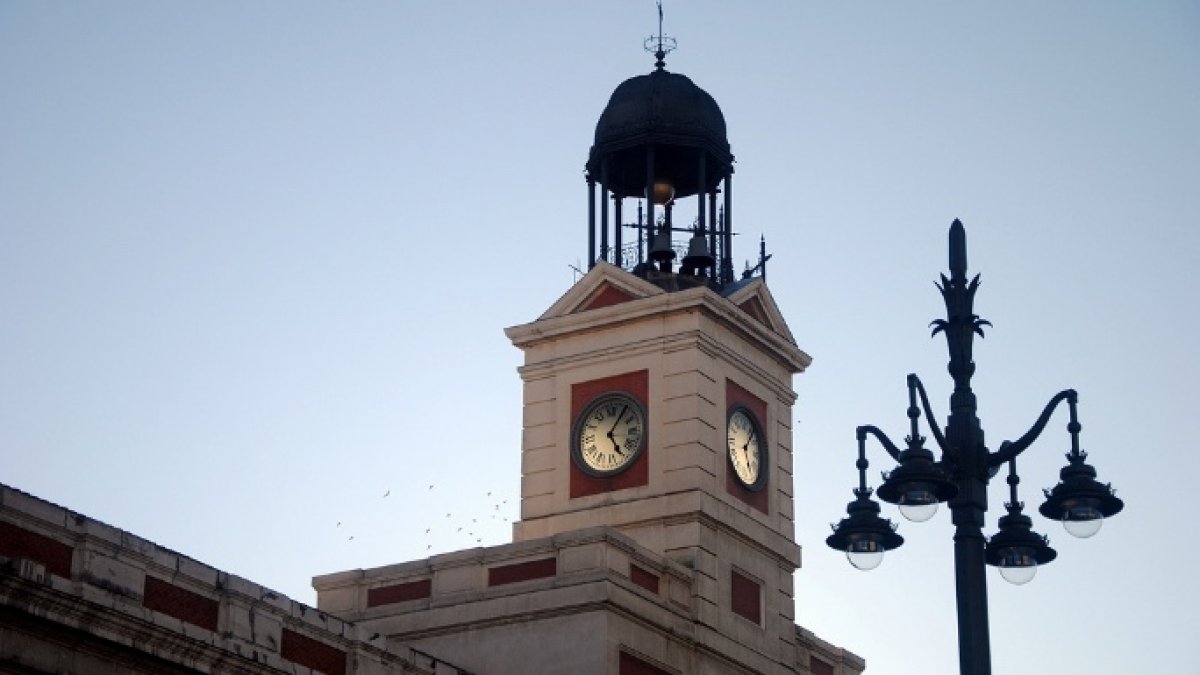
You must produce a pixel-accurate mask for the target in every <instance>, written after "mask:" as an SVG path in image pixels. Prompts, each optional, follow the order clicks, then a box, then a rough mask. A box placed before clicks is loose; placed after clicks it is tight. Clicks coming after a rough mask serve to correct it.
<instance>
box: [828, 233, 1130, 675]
mask: <svg viewBox="0 0 1200 675" xmlns="http://www.w3.org/2000/svg"><path fill="white" fill-rule="evenodd" d="M938 288H939V289H940V290H941V292H942V297H943V299H944V300H945V303H946V313H947V316H946V318H945V319H938V320H936V321H934V322H933V324H932V325H933V326H934V329H933V334H934V335H937V334H938V333H942V334H944V335H945V336H946V344H947V347H948V349H949V354H950V362H949V368H948V369H949V372H950V376H951V378H952V379H953V380H954V392H953V393H952V394H951V396H950V416H949V418H948V419H947V424H946V427H945V431H944V432H943V431H942V429H941V428H940V427H939V426H938V424H937V421H936V420H935V419H934V417H933V413H932V410H931V407H930V405H929V397H928V396H927V395H926V393H925V387H924V385H922V383H921V380H920V379H919V378H918V377H917V376H916V375H909V376H908V401H909V405H908V418H909V421H910V424H911V428H910V432H909V435H908V436H907V437H906V438H905V441H906V447H905V449H903V450H901V449H899V448H897V447H896V445H895V444H894V443H893V442H892V441H891V440H890V439H889V438H888V437H887V435H886V434H884V433H883V432H882V431H880V430H879V429H878V428H877V427H874V426H870V425H867V426H860V427H858V429H857V430H856V435H857V438H858V461H857V463H856V466H857V467H858V471H859V485H858V487H857V488H855V489H854V495H855V500H854V501H853V502H850V504H849V506H848V507H847V517H846V518H843V519H842V520H841V521H840V522H839V523H838V524H836V525H834V526H833V534H832V535H831V536H830V537H829V538H827V539H826V540H825V543H827V544H828V545H829V546H830V547H831V548H834V549H836V550H839V551H843V552H845V553H846V555H847V557H848V558H849V559H850V562H851V564H852V565H854V566H855V567H857V568H858V569H863V570H867V569H873V568H874V567H877V566H878V565H879V564H880V563H881V562H882V559H883V554H884V552H885V551H888V550H891V549H894V548H897V547H899V546H900V545H901V544H903V543H904V539H903V538H902V537H901V536H900V535H899V534H897V533H896V532H895V529H896V527H895V525H893V524H892V523H891V521H889V520H885V519H884V518H882V517H881V516H880V515H879V513H880V508H879V504H878V503H877V502H876V501H875V500H874V499H872V498H871V494H872V491H871V489H870V488H869V487H867V484H866V468H867V464H868V463H867V459H866V438H867V436H868V435H871V436H874V437H875V438H876V439H877V440H878V441H879V442H880V444H881V445H882V446H883V448H884V449H885V450H886V451H887V453H888V454H889V455H891V456H892V458H893V459H894V460H895V461H896V463H897V465H898V466H897V467H896V468H895V469H893V470H892V471H891V472H889V473H886V474H884V476H883V478H884V480H883V484H882V485H881V486H880V487H879V490H878V491H877V492H876V494H877V495H878V496H879V498H880V499H882V500H883V501H885V502H889V503H892V504H896V505H897V506H899V508H900V513H901V515H903V516H904V517H905V518H907V519H908V520H911V521H914V522H922V521H926V520H929V519H930V518H932V517H933V516H934V514H935V513H936V511H937V505H938V504H939V503H942V502H947V503H948V504H949V506H950V511H951V519H952V521H953V523H954V525H955V536H954V553H955V578H956V589H957V600H958V636H959V666H960V671H961V672H962V673H963V674H964V675H967V674H970V675H986V674H987V673H990V672H991V654H990V647H989V638H988V623H987V579H986V576H985V574H984V571H985V569H986V565H992V566H995V567H997V568H999V570H1000V574H1001V576H1002V577H1003V578H1004V579H1005V580H1007V581H1009V582H1011V583H1014V584H1024V583H1027V582H1029V581H1030V580H1031V579H1033V577H1034V574H1035V573H1036V572H1037V568H1038V567H1039V566H1041V565H1045V564H1047V563H1049V562H1051V561H1053V560H1054V559H1055V557H1057V553H1056V552H1055V551H1054V549H1052V548H1050V545H1049V539H1048V538H1047V537H1045V536H1043V535H1040V534H1037V533H1036V532H1034V531H1033V529H1032V525H1033V522H1032V520H1031V519H1030V518H1029V517H1028V516H1026V515H1025V514H1024V513H1023V509H1024V506H1025V505H1024V504H1023V503H1022V502H1021V501H1020V500H1019V499H1018V496H1017V485H1018V484H1019V483H1020V478H1019V476H1018V475H1017V468H1016V459H1017V456H1018V455H1020V454H1021V453H1022V452H1024V451H1025V449H1026V448H1028V447H1029V446H1030V445H1031V444H1032V443H1033V442H1034V441H1035V440H1037V438H1038V437H1039V436H1040V435H1041V433H1042V430H1043V429H1045V426H1046V423H1047V422H1048V421H1049V420H1050V417H1051V416H1052V414H1053V413H1054V411H1055V410H1056V409H1057V408H1058V406H1059V404H1061V403H1062V402H1063V401H1066V402H1067V405H1068V408H1069V410H1070V422H1069V423H1068V424H1067V431H1068V432H1069V433H1070V437H1071V450H1070V452H1069V453H1068V454H1067V466H1066V467H1064V468H1063V470H1062V472H1061V474H1060V479H1061V480H1060V482H1059V483H1058V485H1056V486H1055V487H1054V488H1053V489H1048V490H1045V496H1046V502H1045V503H1044V504H1042V506H1041V507H1040V508H1039V509H1038V511H1039V512H1040V513H1041V514H1042V515H1043V516H1045V517H1046V518H1049V519H1051V520H1059V521H1062V523H1063V525H1064V526H1065V528H1066V530H1067V532H1069V533H1070V534H1072V535H1074V536H1076V537H1083V538H1086V537H1090V536H1092V535H1094V534H1095V533H1096V532H1097V531H1098V530H1099V529H1100V526H1101V524H1102V523H1103V522H1104V519H1105V518H1109V517H1111V516H1114V515H1116V514H1117V513H1119V512H1120V511H1121V509H1122V508H1123V507H1124V503H1123V502H1122V501H1121V500H1120V499H1118V498H1117V496H1116V493H1115V491H1114V490H1113V489H1112V486H1111V485H1108V484H1103V483H1100V482H1098V481H1097V480H1096V470H1095V469H1094V468H1093V467H1092V466H1090V465H1089V464H1087V462H1086V461H1085V460H1086V459H1087V453H1086V452H1083V451H1082V450H1080V448H1079V431H1080V425H1079V419H1078V410H1077V404H1078V398H1079V397H1078V395H1077V394H1076V392H1075V391H1074V390H1073V389H1067V390H1065V391H1062V392H1059V393H1058V394H1056V395H1055V396H1054V397H1053V398H1051V399H1050V402H1049V403H1047V404H1046V407H1045V408H1044V409H1043V410H1042V413H1041V415H1040V416H1039V417H1038V419H1037V421H1036V422H1034V424H1033V426H1032V427H1030V429H1029V430H1028V431H1026V432H1025V434H1024V435H1022V436H1021V437H1020V438H1018V439H1017V440H1015V441H1011V442H1010V441H1005V442H1004V443H1001V444H1000V447H999V448H998V449H997V450H996V451H995V452H992V451H990V450H988V448H987V447H986V446H985V445H984V440H983V439H984V434H983V429H982V427H981V426H980V423H979V418H978V417H977V416H976V409H977V403H976V398H975V394H974V392H973V391H972V390H971V377H972V376H973V375H974V373H975V363H974V361H973V360H972V355H971V350H972V346H973V341H974V337H975V336H976V335H978V336H980V337H983V327H984V326H990V325H991V324H990V323H989V322H987V321H985V320H983V319H980V318H979V317H978V316H977V315H976V314H974V312H973V309H972V306H973V304H974V298H975V291H976V290H977V289H978V288H979V275H976V276H975V277H974V278H973V279H971V280H970V281H968V280H967V247H966V231H965V229H964V228H963V225H962V223H961V222H959V221H958V220H955V221H954V223H953V224H952V225H951V226H950V277H949V278H947V277H946V276H945V275H942V277H941V283H940V284H938ZM918 399H919V401H920V404H921V405H920V407H918V405H917V402H918ZM922 412H924V414H925V416H926V418H927V426H928V427H929V431H930V433H931V435H932V436H933V438H934V441H935V442H936V443H937V446H938V448H939V449H940V450H941V457H940V458H936V459H935V457H934V454H933V452H931V451H930V450H929V449H927V448H926V447H925V440H926V439H925V438H924V437H923V436H921V435H920V434H919V424H918V422H919V419H920V417H921V413H922ZM1005 464H1008V469H1009V473H1008V485H1009V490H1010V492H1009V501H1008V502H1007V503H1006V504H1005V507H1006V510H1007V513H1006V514H1005V515H1004V516H1001V517H1000V520H999V523H998V525H999V531H998V532H997V533H996V534H994V535H993V536H992V537H991V538H990V539H986V538H985V537H984V535H983V532H982V528H983V525H984V513H985V512H986V511H987V486H988V482H989V481H990V480H991V478H992V477H993V476H994V475H995V474H996V473H997V472H998V471H999V469H1000V467H1002V466H1003V465H1005Z"/></svg>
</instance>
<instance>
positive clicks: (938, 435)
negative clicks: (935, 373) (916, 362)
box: [908, 373, 946, 453]
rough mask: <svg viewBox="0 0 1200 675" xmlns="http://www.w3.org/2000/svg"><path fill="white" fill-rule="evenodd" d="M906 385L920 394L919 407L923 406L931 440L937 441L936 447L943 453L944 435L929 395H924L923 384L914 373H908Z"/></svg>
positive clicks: (944, 449) (944, 450) (944, 445)
mask: <svg viewBox="0 0 1200 675" xmlns="http://www.w3.org/2000/svg"><path fill="white" fill-rule="evenodd" d="M908 386H909V387H911V388H915V389H916V390H917V394H919V395H920V396H921V407H923V408H925V423H926V424H927V425H929V432H930V433H932V434H933V440H935V441H937V444H938V447H939V448H941V449H942V452H943V453H945V452H946V437H945V436H943V435H942V430H941V428H940V427H938V423H937V420H936V419H935V418H934V417H933V410H932V409H930V407H929V397H928V396H926V395H925V385H923V384H921V378H919V377H917V376H916V374H915V373H909V374H908Z"/></svg>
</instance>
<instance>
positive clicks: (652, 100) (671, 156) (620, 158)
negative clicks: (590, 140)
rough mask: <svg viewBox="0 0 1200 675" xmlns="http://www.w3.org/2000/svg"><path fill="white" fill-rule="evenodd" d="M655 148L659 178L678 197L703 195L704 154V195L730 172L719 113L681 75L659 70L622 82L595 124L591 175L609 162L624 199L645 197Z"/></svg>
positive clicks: (611, 183) (611, 181)
mask: <svg viewBox="0 0 1200 675" xmlns="http://www.w3.org/2000/svg"><path fill="white" fill-rule="evenodd" d="M651 145H652V146H654V151H655V160H654V164H655V172H656V173H659V174H663V175H666V176H670V177H671V178H672V179H673V181H674V184H675V190H676V196H677V197H682V196H687V195H692V194H696V193H697V192H699V191H700V187H701V186H700V185H699V175H698V172H697V170H696V168H695V167H696V166H697V162H696V159H697V158H698V156H699V153H701V152H703V153H705V154H706V155H707V157H706V165H707V167H708V170H707V171H706V172H705V180H704V182H705V183H706V185H705V186H704V187H705V189H706V191H707V190H710V189H712V188H714V187H715V186H716V185H717V183H718V182H719V181H720V179H721V178H722V177H723V176H725V175H728V174H729V173H731V172H732V164H733V155H731V154H730V152H729V141H728V140H727V139H726V137H725V116H724V115H722V114H721V108H720V107H719V106H718V105H717V102H716V101H715V100H713V97H712V96H709V94H708V92H706V91H704V90H703V89H701V88H700V87H697V86H696V85H695V84H694V83H693V82H692V81H691V80H690V79H688V78H687V77H685V76H683V75H679V74H677V73H670V72H667V71H665V70H655V71H654V72H651V73H650V74H648V75H638V76H637V77H631V78H629V79H628V80H625V81H624V82H622V83H621V84H620V85H619V86H618V87H617V88H616V89H615V90H614V91H613V93H612V96H611V97H610V98H609V100H608V105H607V106H606V107H605V108H604V112H602V113H601V114H600V120H599V121H598V122H597V123H596V136H595V141H594V144H593V145H592V149H591V153H590V154H589V156H588V162H587V170H588V172H589V174H591V175H592V176H595V177H597V178H598V177H599V176H600V174H601V166H602V164H603V160H605V159H607V162H608V167H607V172H608V180H607V183H608V184H609V188H610V189H612V190H613V192H615V193H616V194H618V195H620V196H626V197H628V196H637V195H641V194H643V192H644V190H645V186H646V182H647V181H646V148H647V147H648V146H651Z"/></svg>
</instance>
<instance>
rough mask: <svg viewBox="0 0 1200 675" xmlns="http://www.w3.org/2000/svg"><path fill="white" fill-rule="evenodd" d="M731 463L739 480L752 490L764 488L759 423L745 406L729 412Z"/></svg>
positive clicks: (762, 441)
mask: <svg viewBox="0 0 1200 675" xmlns="http://www.w3.org/2000/svg"><path fill="white" fill-rule="evenodd" d="M728 429H729V433H728V439H729V464H730V466H731V467H733V474H734V475H735V476H737V479H738V481H739V482H740V483H741V484H742V485H743V486H745V487H746V488H749V489H751V490H757V489H762V484H763V481H762V478H763V477H764V476H763V457H764V454H765V453H764V452H763V443H764V439H763V438H762V432H761V431H759V427H758V423H757V422H756V421H755V420H754V417H753V416H752V415H751V414H750V411H748V410H746V409H745V408H735V409H734V410H733V412H731V413H730V414H729V425H728Z"/></svg>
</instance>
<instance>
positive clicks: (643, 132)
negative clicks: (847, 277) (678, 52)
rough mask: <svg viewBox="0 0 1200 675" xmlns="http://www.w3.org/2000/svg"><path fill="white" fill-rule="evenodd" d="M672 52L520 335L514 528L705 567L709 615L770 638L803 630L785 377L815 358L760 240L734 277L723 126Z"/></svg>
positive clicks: (607, 138)
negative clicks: (634, 547) (572, 258)
mask: <svg viewBox="0 0 1200 675" xmlns="http://www.w3.org/2000/svg"><path fill="white" fill-rule="evenodd" d="M662 56H663V53H662V51H661V50H660V53H659V61H658V63H657V64H656V65H657V67H656V69H655V70H654V71H652V72H651V73H649V74H646V75H639V76H637V77H633V78H631V79H629V80H626V81H625V82H624V83H622V84H621V85H620V86H618V87H617V88H616V90H615V91H614V92H613V94H612V96H611V99H610V100H609V102H608V106H607V107H606V108H605V109H604V111H603V113H601V115H600V119H599V122H598V123H597V125H596V133H595V141H594V144H593V145H592V148H591V152H590V154H589V156H588V161H587V185H588V190H587V198H588V203H589V211H588V212H589V222H588V250H589V260H590V264H589V269H588V271H587V273H586V274H585V275H584V276H583V278H582V279H580V280H579V281H578V282H577V283H576V284H575V285H574V287H572V288H571V289H570V290H569V291H567V293H566V294H565V295H563V296H562V297H561V298H560V299H559V300H558V301H557V302H555V303H554V304H553V305H552V306H550V308H549V309H547V310H546V312H545V313H543V314H542V315H541V316H540V317H538V319H537V320H535V321H533V322H531V323H528V324H524V325H520V326H515V327H512V328H509V329H508V330H507V334H508V337H509V338H510V339H511V340H512V341H513V343H514V344H515V345H516V346H517V347H519V348H520V349H522V350H523V351H524V353H525V361H524V365H523V366H521V368H520V375H521V378H522V379H523V381H524V414H523V431H524V433H523V435H522V438H523V440H522V448H521V453H522V455H521V456H522V462H521V466H522V485H521V518H520V520H519V522H517V523H515V525H514V538H515V539H516V540H517V541H531V540H536V539H540V538H544V537H549V536H553V535H556V534H559V533H563V532H570V531H575V530H580V529H583V528H588V527H593V526H605V527H610V528H614V529H616V530H617V531H619V532H621V533H622V534H625V535H627V536H629V537H630V538H632V539H633V540H634V541H636V542H637V543H639V544H640V545H642V546H644V547H646V548H648V549H650V550H653V551H655V552H657V553H660V554H662V555H664V556H666V557H667V558H669V559H671V560H673V561H675V562H677V563H679V564H681V565H683V566H685V567H687V568H690V569H692V570H694V573H695V577H696V582H695V583H694V584H693V586H692V593H693V594H694V598H692V600H693V601H694V603H695V605H696V607H697V608H698V609H699V610H700V614H701V616H702V620H703V621H705V622H708V623H710V624H711V626H712V627H713V628H714V629H716V630H718V631H720V632H724V633H727V634H729V635H733V636H736V638H737V639H738V640H741V641H747V640H749V641H753V642H755V643H762V645H763V646H764V649H768V650H769V649H772V648H773V646H774V645H779V644H780V643H790V642H794V640H795V626H794V599H793V594H792V574H793V572H795V570H796V569H797V568H798V567H799V566H800V547H799V546H798V545H797V544H796V541H795V527H794V519H795V504H794V491H793V472H794V466H795V465H794V461H793V446H792V419H793V417H792V406H793V404H794V402H795V400H796V394H795V393H794V391H793V390H792V386H791V380H792V376H793V375H794V374H796V373H800V372H802V371H803V370H804V369H805V367H806V366H807V365H808V364H809V361H810V358H809V356H808V355H807V354H805V353H804V352H803V351H801V349H800V348H799V347H798V346H797V344H796V340H795V338H794V337H793V335H792V333H791V331H790V330H789V329H788V326H787V324H786V322H785V321H784V319H783V316H782V314H781V313H780V311H779V308H778V306H777V305H776V303H775V301H774V299H773V298H772V296H771V293H770V291H769V290H768V288H767V285H766V281H765V263H766V259H767V257H768V256H766V254H765V250H763V249H762V248H760V249H759V250H758V251H756V253H757V254H758V257H759V260H758V265H757V266H756V267H754V268H753V269H749V270H747V271H746V272H745V273H744V274H743V275H742V276H741V278H737V279H735V278H734V275H733V272H732V270H733V249H732V240H733V235H734V234H735V231H734V228H733V219H732V213H733V202H732V178H733V155H732V154H730V149H729V142H728V140H727V139H726V132H725V119H724V116H723V115H722V113H721V109H720V108H719V107H718V105H717V103H716V101H715V100H714V99H713V98H712V97H711V96H710V95H709V94H708V93H707V92H705V91H704V90H703V89H701V88H700V87H698V86H696V85H695V84H694V83H693V82H692V81H691V80H690V79H688V78H687V77H685V76H683V75H680V74H677V73H671V72H668V71H667V70H666V69H665V67H664V65H665V64H664V63H663V60H662ZM631 206H634V207H636V213H637V217H636V218H628V217H626V216H627V214H629V213H631V212H632V211H634V209H632V208H630V207H631ZM681 216H682V217H681ZM681 220H683V221H684V222H686V223H687V224H686V225H683V226H681V225H680V224H679V223H680V221H681ZM597 244H598V246H597ZM763 248H765V246H764V247H763ZM677 262H678V264H677Z"/></svg>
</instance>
